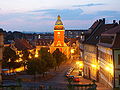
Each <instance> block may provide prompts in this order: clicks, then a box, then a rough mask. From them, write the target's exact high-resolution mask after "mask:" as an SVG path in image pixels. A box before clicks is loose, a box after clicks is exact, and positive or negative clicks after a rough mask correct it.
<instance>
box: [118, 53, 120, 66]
mask: <svg viewBox="0 0 120 90" xmlns="http://www.w3.org/2000/svg"><path fill="white" fill-rule="evenodd" d="M118 65H120V54H118Z"/></svg>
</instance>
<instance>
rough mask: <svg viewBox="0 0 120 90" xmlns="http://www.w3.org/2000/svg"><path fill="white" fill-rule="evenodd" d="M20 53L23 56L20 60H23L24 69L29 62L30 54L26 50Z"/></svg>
mask: <svg viewBox="0 0 120 90" xmlns="http://www.w3.org/2000/svg"><path fill="white" fill-rule="evenodd" d="M22 53H23V56H22V59H23V61H22V65H23V66H24V69H25V66H26V63H27V61H28V60H29V54H30V52H29V51H27V50H24V51H22Z"/></svg>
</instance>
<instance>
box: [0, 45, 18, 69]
mask: <svg viewBox="0 0 120 90" xmlns="http://www.w3.org/2000/svg"><path fill="white" fill-rule="evenodd" d="M3 59H4V60H3V62H2V63H3V67H7V66H9V69H11V68H15V67H18V66H19V65H18V64H19V63H17V64H16V62H15V60H16V59H18V55H16V52H15V51H14V50H12V49H11V48H10V47H5V48H4V51H3Z"/></svg>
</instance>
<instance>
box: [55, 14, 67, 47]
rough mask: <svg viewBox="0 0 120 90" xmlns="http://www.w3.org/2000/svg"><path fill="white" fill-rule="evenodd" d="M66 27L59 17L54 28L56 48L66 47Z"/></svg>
mask: <svg viewBox="0 0 120 90" xmlns="http://www.w3.org/2000/svg"><path fill="white" fill-rule="evenodd" d="M64 31H65V30H64V26H63V23H62V21H61V18H60V16H59V15H58V17H57V21H56V23H55V26H54V46H64Z"/></svg>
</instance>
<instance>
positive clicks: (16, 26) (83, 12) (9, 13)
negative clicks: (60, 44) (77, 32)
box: [0, 0, 120, 32]
mask: <svg viewBox="0 0 120 90" xmlns="http://www.w3.org/2000/svg"><path fill="white" fill-rule="evenodd" d="M119 4H120V0H0V28H3V29H4V30H6V31H24V32H26V31H27V32H29V31H31V32H52V31H53V27H54V24H55V22H56V19H57V15H60V16H61V19H62V21H63V24H64V25H65V29H88V28H89V27H90V26H91V25H92V23H93V22H94V21H95V20H97V19H101V18H106V23H112V20H117V21H118V20H120V5H119Z"/></svg>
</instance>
